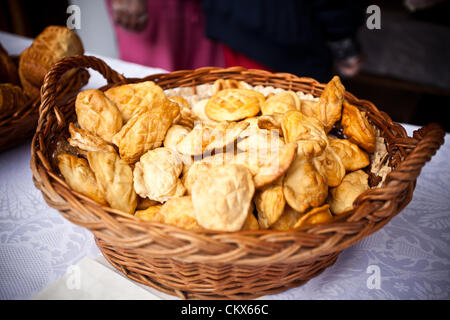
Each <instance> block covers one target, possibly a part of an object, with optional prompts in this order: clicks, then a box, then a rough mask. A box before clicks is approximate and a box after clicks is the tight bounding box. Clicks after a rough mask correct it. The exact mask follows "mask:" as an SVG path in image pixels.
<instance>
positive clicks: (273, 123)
mask: <svg viewBox="0 0 450 320" xmlns="http://www.w3.org/2000/svg"><path fill="white" fill-rule="evenodd" d="M283 117H284V113H273V114H271V115H265V116H260V117H258V127H259V128H260V129H267V130H270V131H272V130H275V131H278V132H279V133H280V136H282V135H283V131H282V129H281V122H282V121H283Z"/></svg>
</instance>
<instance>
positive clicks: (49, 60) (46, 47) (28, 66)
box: [19, 26, 84, 98]
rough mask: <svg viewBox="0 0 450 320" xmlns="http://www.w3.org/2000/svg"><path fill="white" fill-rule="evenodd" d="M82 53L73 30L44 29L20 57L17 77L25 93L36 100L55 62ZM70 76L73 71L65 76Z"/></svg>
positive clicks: (52, 27)
mask: <svg viewBox="0 0 450 320" xmlns="http://www.w3.org/2000/svg"><path fill="white" fill-rule="evenodd" d="M83 53H84V48H83V44H82V43H81V40H80V38H79V37H78V35H77V34H76V33H75V32H74V31H73V30H70V29H69V28H66V27H62V26H49V27H47V28H45V29H44V30H43V31H42V32H41V33H40V34H39V35H38V36H37V37H36V38H35V39H34V41H33V43H32V44H31V46H30V47H28V48H27V49H25V50H24V51H23V52H22V54H21V55H20V60H19V77H20V82H21V83H22V86H23V88H24V89H25V91H26V93H27V94H28V95H29V96H30V97H31V98H37V97H38V96H39V90H40V87H41V85H42V83H43V81H44V77H45V75H46V74H47V72H48V71H49V70H50V68H51V67H52V66H53V65H54V64H55V63H56V62H58V61H59V60H61V59H63V58H65V57H70V56H74V55H81V54H83ZM71 74H73V71H69V73H67V74H66V75H67V76H70V75H71Z"/></svg>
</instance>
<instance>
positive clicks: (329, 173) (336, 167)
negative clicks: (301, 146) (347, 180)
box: [312, 147, 345, 187]
mask: <svg viewBox="0 0 450 320" xmlns="http://www.w3.org/2000/svg"><path fill="white" fill-rule="evenodd" d="M312 161H313V164H314V167H315V168H316V170H317V171H318V172H319V173H320V174H322V176H324V177H325V178H326V181H327V184H328V186H329V187H337V186H338V185H339V184H340V183H341V181H342V179H343V178H344V176H345V167H344V164H343V163H342V160H341V158H340V157H339V156H338V155H337V154H336V152H334V149H332V148H330V147H326V148H325V150H324V151H323V152H322V153H321V154H320V155H318V156H316V157H313V159H312Z"/></svg>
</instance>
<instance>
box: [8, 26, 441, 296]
mask: <svg viewBox="0 0 450 320" xmlns="http://www.w3.org/2000/svg"><path fill="white" fill-rule="evenodd" d="M0 42H1V43H2V45H3V46H4V47H5V48H6V49H7V50H8V51H9V52H10V53H13V54H18V53H20V52H21V51H22V50H23V49H24V48H25V47H27V46H28V45H29V44H30V40H29V39H25V38H19V37H16V36H11V35H9V34H5V33H1V32H0ZM100 58H102V59H104V60H105V61H106V62H107V63H108V64H109V65H110V66H111V67H112V68H114V69H115V70H117V71H119V72H121V73H123V74H124V75H125V76H128V77H142V76H146V75H149V74H152V73H157V72H158V73H159V72H163V71H162V70H160V69H154V68H148V67H143V66H139V65H135V64H131V63H126V62H123V61H119V60H115V59H110V58H106V57H100ZM91 75H92V77H91V80H90V82H89V85H88V87H90V88H96V87H99V86H101V85H103V84H104V83H105V81H104V80H102V77H101V76H100V75H99V74H97V73H96V72H94V73H91ZM405 127H406V128H407V130H408V132H409V133H410V134H411V132H412V130H414V129H416V127H415V126H411V125H405ZM449 142H450V135H448V134H447V135H446V143H445V144H444V145H443V146H442V147H441V149H440V150H439V151H438V153H437V155H436V156H435V157H434V158H433V159H432V161H431V162H430V163H428V164H427V165H426V166H425V168H424V169H423V171H422V173H421V175H420V177H419V179H418V181H417V186H416V190H415V192H414V198H413V200H412V201H411V203H410V204H409V205H408V207H407V208H405V209H404V210H403V211H402V212H401V213H400V214H399V215H398V216H396V217H395V218H394V219H392V221H391V222H390V223H389V224H388V225H386V226H385V227H384V228H382V229H381V230H379V231H378V232H377V233H375V234H373V235H371V236H369V237H367V238H365V239H363V240H362V241H361V242H359V243H358V244H356V245H355V246H353V247H351V248H348V249H346V250H345V251H344V252H343V253H342V254H341V255H340V256H339V258H338V260H337V262H336V263H335V265H333V266H332V267H330V268H328V269H327V270H326V271H325V272H324V273H322V274H321V275H320V276H318V277H316V278H314V279H312V280H310V281H309V282H308V283H307V284H305V285H303V286H301V287H298V288H294V289H291V290H288V291H285V292H283V293H280V294H277V295H271V296H266V297H265V298H267V299H449V298H450V164H449V161H450V143H449ZM99 253H100V252H99V250H98V248H97V247H96V246H95V243H94V239H93V236H92V234H91V233H90V232H89V231H88V230H86V229H83V228H80V227H78V226H76V225H74V224H72V223H70V222H68V221H67V220H65V219H64V218H63V217H62V216H61V215H60V214H59V213H58V212H57V211H56V210H54V209H52V208H50V207H49V206H48V205H47V204H46V203H45V201H44V200H43V198H42V195H41V192H40V191H38V190H37V189H36V188H35V187H34V185H33V182H32V175H31V170H30V142H29V141H28V142H26V143H24V144H22V145H19V146H17V147H15V148H13V149H10V150H9V151H6V152H3V153H0V299H29V298H31V297H33V296H34V295H35V294H37V293H38V292H40V291H41V290H43V289H44V288H46V287H47V286H49V285H50V284H52V283H53V282H55V281H56V280H57V279H59V278H61V277H62V276H63V275H64V274H65V273H66V271H67V270H68V268H69V267H71V266H73V265H75V264H77V263H78V262H79V261H80V260H82V259H83V258H84V257H91V258H96V259H97V260H98V259H99V258H98V255H99ZM378 272H379V275H380V277H379V280H380V281H379V282H377V281H373V280H374V277H376V276H377V274H378ZM130 281H131V280H130ZM158 296H159V297H163V298H167V296H165V295H162V294H161V295H158ZM132 297H134V296H132ZM97 298H98V297H97ZM123 298H127V297H126V296H124V297H123Z"/></svg>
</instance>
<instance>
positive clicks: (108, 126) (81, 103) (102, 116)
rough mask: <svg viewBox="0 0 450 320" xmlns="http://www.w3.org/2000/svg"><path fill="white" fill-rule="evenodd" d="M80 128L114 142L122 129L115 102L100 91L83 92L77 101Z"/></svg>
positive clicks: (76, 108)
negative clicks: (114, 137)
mask: <svg viewBox="0 0 450 320" xmlns="http://www.w3.org/2000/svg"><path fill="white" fill-rule="evenodd" d="M75 112H76V114H77V119H78V124H79V126H80V128H82V129H84V130H86V131H88V132H90V133H91V134H93V135H96V136H99V137H100V138H102V139H103V140H105V141H107V142H112V138H113V136H114V135H115V134H116V133H117V132H119V130H120V129H121V128H122V124H123V121H122V116H121V114H120V111H119V109H117V107H116V105H115V104H114V102H112V101H111V100H109V99H108V98H107V97H106V96H105V94H104V93H103V92H102V91H100V90H95V89H88V90H84V91H81V92H80V93H79V94H78V95H77V99H76V101H75Z"/></svg>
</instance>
